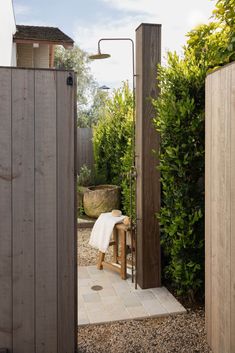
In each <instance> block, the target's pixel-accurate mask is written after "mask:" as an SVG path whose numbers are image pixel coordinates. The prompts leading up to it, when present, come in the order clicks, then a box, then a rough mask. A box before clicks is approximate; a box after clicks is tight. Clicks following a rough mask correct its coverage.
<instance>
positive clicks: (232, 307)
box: [206, 63, 235, 353]
mask: <svg viewBox="0 0 235 353" xmlns="http://www.w3.org/2000/svg"><path fill="white" fill-rule="evenodd" d="M206 329H207V337H208V342H209V344H210V346H211V347H212V350H213V352H214V353H234V352H235V63H234V64H232V65H227V66H225V67H224V68H222V69H220V70H218V71H215V72H214V73H212V74H210V75H209V76H208V77H207V80H206Z"/></svg>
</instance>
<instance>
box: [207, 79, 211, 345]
mask: <svg viewBox="0 0 235 353" xmlns="http://www.w3.org/2000/svg"><path fill="white" fill-rule="evenodd" d="M211 87H212V77H211V76H208V78H207V80H206V97H207V99H206V117H207V118H206V121H205V131H206V141H205V142H206V147H205V151H206V152H205V185H206V190H205V214H206V219H205V234H206V238H205V306H206V308H207V310H206V315H205V320H206V332H207V341H208V343H209V345H210V346H211V345H212V338H211V324H212V320H211V295H212V294H211V285H212V282H211V274H212V268H211V261H212V258H211V246H212V243H211V237H212V234H211V196H212V195H211V179H212V175H211V169H212V161H211V149H212V144H211V139H212V119H211V118H209V114H210V113H211V109H212V97H211Z"/></svg>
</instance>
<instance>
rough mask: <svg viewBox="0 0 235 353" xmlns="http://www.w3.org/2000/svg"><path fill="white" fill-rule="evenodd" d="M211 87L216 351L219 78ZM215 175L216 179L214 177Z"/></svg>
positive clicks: (214, 346) (215, 341)
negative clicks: (212, 94)
mask: <svg viewBox="0 0 235 353" xmlns="http://www.w3.org/2000/svg"><path fill="white" fill-rule="evenodd" d="M212 87H213V92H214V96H213V97H214V98H213V101H212V112H211V114H212V117H213V120H212V131H213V134H212V141H211V143H212V157H211V158H212V168H213V169H212V170H213V175H214V177H213V179H212V180H211V193H212V197H211V203H212V204H211V212H212V219H211V233H212V234H213V241H212V249H211V257H212V263H211V266H212V274H211V278H212V288H211V290H212V293H213V296H212V298H211V310H212V311H211V313H212V314H211V320H212V331H213V337H212V349H214V350H216V351H217V349H218V346H219V336H218V334H217V335H216V337H214V332H217V333H218V327H219V326H218V325H219V322H218V317H219V315H218V312H219V295H218V286H219V282H218V276H217V271H218V257H217V252H218V241H219V239H218V238H219V235H218V231H219V218H218V217H217V216H219V214H218V211H217V206H218V202H219V194H218V192H215V191H216V190H218V187H219V176H218V174H217V173H218V172H219V162H220V159H219V160H218V159H217V155H219V153H220V151H219V150H220V145H219V144H218V140H219V134H220V131H219V128H218V123H219V114H218V109H217V107H216V105H215V104H214V99H216V100H217V99H219V96H220V89H219V77H218V76H213V77H212ZM215 175H217V177H215Z"/></svg>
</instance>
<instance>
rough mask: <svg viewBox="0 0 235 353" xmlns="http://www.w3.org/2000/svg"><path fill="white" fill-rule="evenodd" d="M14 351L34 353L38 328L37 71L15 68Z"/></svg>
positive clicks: (13, 122)
mask: <svg viewBox="0 0 235 353" xmlns="http://www.w3.org/2000/svg"><path fill="white" fill-rule="evenodd" d="M12 82H13V85H12V136H14V138H13V140H12V155H13V160H12V172H13V175H14V179H13V182H12V193H13V194H12V212H13V306H14V310H13V328H14V337H13V351H14V352H17V351H19V347H20V350H21V352H24V353H32V352H33V351H34V343H35V327H34V305H35V301H34V299H35V298H34V293H35V288H34V280H35V278H34V71H32V70H18V69H13V70H12Z"/></svg>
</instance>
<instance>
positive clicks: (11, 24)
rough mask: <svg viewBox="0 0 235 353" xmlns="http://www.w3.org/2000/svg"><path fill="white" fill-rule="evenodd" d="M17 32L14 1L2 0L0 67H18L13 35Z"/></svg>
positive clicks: (0, 3)
mask: <svg viewBox="0 0 235 353" xmlns="http://www.w3.org/2000/svg"><path fill="white" fill-rule="evenodd" d="M15 32H16V24H15V16H14V10H13V5H12V0H0V66H15V65H16V49H15V45H14V44H13V35H14V34H15Z"/></svg>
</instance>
